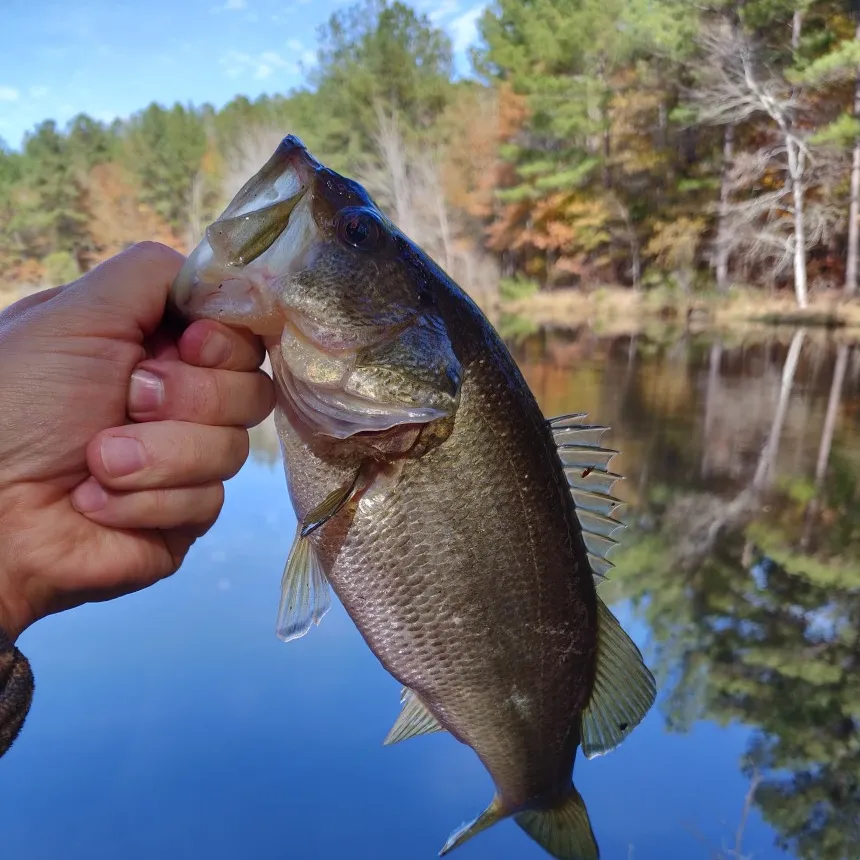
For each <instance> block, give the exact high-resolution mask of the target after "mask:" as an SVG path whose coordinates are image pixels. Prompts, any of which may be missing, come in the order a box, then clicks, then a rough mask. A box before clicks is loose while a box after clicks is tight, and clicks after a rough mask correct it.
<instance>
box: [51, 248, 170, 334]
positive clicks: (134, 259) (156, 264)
mask: <svg viewBox="0 0 860 860" xmlns="http://www.w3.org/2000/svg"><path fill="white" fill-rule="evenodd" d="M184 262H185V257H184V256H182V254H180V253H179V252H178V251H174V250H173V248H169V247H168V246H167V245H162V244H161V243H159V242H139V243H138V244H136V245H132V246H131V247H130V248H127V249H126V250H125V251H122V252H121V253H119V254H117V255H116V256H114V257H111V258H110V259H109V260H105V262H103V263H101V264H99V265H98V266H96V267H95V268H94V269H92V270H91V271H89V272H87V274H85V275H84V276H83V277H81V278H79V279H78V280H77V281H75V282H74V283H72V284H69V285H68V286H67V287H66V288H65V289H64V290H63V298H64V299H65V298H69V299H70V300H74V299H78V298H80V299H84V300H85V301H86V302H87V303H88V304H93V303H95V304H99V305H101V306H102V309H104V310H108V311H110V312H113V315H115V316H116V317H118V318H122V319H124V320H127V321H129V322H132V321H133V322H134V323H136V324H137V326H138V327H139V328H140V331H141V332H142V333H143V334H144V336H147V335H150V334H151V333H152V332H153V331H155V329H156V328H157V327H158V324H159V323H160V322H161V319H162V317H163V316H164V308H165V304H166V302H167V294H168V292H169V290H170V285H171V284H172V283H173V280H174V278H175V277H176V275H177V274H179V270H180V269H181V268H182V264H183V263H184Z"/></svg>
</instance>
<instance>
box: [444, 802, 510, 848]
mask: <svg viewBox="0 0 860 860" xmlns="http://www.w3.org/2000/svg"><path fill="white" fill-rule="evenodd" d="M507 815H508V813H507V812H505V811H504V809H503V807H502V802H501V799H500V798H499V796H498V795H496V796H495V797H494V798H493V802H492V803H491V804H490V805H489V806H488V807H487V808H486V809H485V810H484V811H483V812H482V813H481V814H480V815H479V816H478V817H477V818H475V819H474V820H472V821H467V822H466V823H465V824H463V825H461V826H460V827H458V828H457V829H456V830H455V831H454V832H453V833H452V834H451V835H450V836H449V837H448V841H447V842H446V843H445V844H444V845H443V846H442V850H441V851H440V852H439V856H440V857H444V856H445V855H446V854H448V853H449V852H450V851H453V850H454V849H455V848H459V847H460V846H461V845H462V844H463V843H464V842H468V840H469V839H471V838H472V837H473V836H477V835H478V834H479V833H480V832H481V831H482V830H486V829H487V828H488V827H492V826H493V825H494V824H495V823H496V822H498V821H501V820H502V819H503V818H506V817H507Z"/></svg>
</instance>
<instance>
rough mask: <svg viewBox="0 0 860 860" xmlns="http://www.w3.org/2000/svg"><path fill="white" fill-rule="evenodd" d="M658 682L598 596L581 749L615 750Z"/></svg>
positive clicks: (642, 713)
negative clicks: (593, 664)
mask: <svg viewBox="0 0 860 860" xmlns="http://www.w3.org/2000/svg"><path fill="white" fill-rule="evenodd" d="M656 695H657V685H656V683H655V681H654V676H653V675H652V674H651V672H650V670H649V669H648V667H647V666H646V665H645V661H644V660H643V659H642V653H641V652H640V651H639V649H638V648H637V647H636V643H635V642H634V641H633V640H632V639H631V638H630V637H629V636H628V635H627V634H626V633H625V632H624V630H623V629H622V627H621V625H620V624H619V623H618V619H617V618H616V617H615V616H614V615H613V614H612V612H611V611H610V609H609V607H608V606H607V605H606V604H605V603H604V602H603V601H602V600H601V599H600V596H599V595H598V597H597V658H596V667H595V678H594V687H593V688H592V691H591V699H590V700H589V702H588V705H587V706H586V708H585V710H584V711H583V712H582V733H581V743H582V752H583V754H584V755H585V757H586V758H594V757H595V756H599V755H603V754H604V753H607V752H610V751H611V750H614V749H615V748H616V747H617V746H618V745H619V744H620V743H621V742H622V741H623V740H624V738H626V737H627V735H629V734H630V732H632V731H633V729H635V728H636V726H638V725H639V723H641V722H642V719H643V717H644V716H645V714H647V713H648V711H649V710H650V708H651V705H653V704H654V699H655V698H656Z"/></svg>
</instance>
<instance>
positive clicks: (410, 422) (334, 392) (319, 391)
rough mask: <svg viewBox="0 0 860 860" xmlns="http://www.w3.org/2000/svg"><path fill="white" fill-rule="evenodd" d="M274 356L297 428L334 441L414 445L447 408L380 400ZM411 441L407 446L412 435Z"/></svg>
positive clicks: (286, 404)
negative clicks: (322, 381) (310, 376)
mask: <svg viewBox="0 0 860 860" xmlns="http://www.w3.org/2000/svg"><path fill="white" fill-rule="evenodd" d="M269 356H270V359H271V363H272V371H273V374H274V376H275V381H276V383H277V385H278V393H279V401H280V402H281V404H282V405H283V406H284V407H285V409H284V412H285V414H286V417H287V418H288V419H289V421H290V423H291V424H293V425H294V426H295V429H296V430H297V431H300V432H301V431H302V430H304V431H305V433H304V434H303V435H306V434H309V435H311V436H315V437H325V438H327V439H329V440H331V441H333V442H343V441H347V440H354V441H357V442H362V443H368V444H369V447H377V445H376V444H375V443H378V447H380V448H383V449H385V450H390V449H391V448H392V447H394V448H397V447H400V448H404V449H405V448H408V447H410V446H411V444H412V442H414V440H415V438H416V437H417V436H418V434H419V433H420V431H421V428H422V427H423V426H424V425H425V424H426V423H428V422H430V421H433V420H435V419H436V418H439V417H441V416H442V415H443V413H442V412H441V411H439V410H436V409H431V408H412V407H408V406H404V405H400V404H379V403H376V402H374V401H372V400H368V399H366V398H363V397H360V396H359V395H356V394H351V393H349V392H347V391H345V390H343V389H340V388H325V387H322V386H315V385H311V384H308V383H306V382H304V381H302V380H301V379H299V378H298V377H296V376H295V375H294V374H293V373H291V372H290V369H289V367H288V366H287V363H286V361H285V360H284V359H283V356H282V355H280V352H279V350H277V349H271V348H270V351H269ZM407 439H408V440H409V444H408V445H406V440H407Z"/></svg>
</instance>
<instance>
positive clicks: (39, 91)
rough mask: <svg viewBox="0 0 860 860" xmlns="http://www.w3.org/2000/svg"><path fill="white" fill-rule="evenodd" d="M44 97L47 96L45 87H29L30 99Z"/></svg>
mask: <svg viewBox="0 0 860 860" xmlns="http://www.w3.org/2000/svg"><path fill="white" fill-rule="evenodd" d="M46 95H48V88H47V87H30V98H31V99H43V98H45V96H46Z"/></svg>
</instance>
